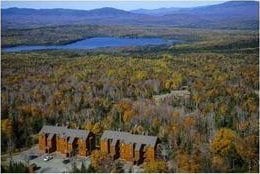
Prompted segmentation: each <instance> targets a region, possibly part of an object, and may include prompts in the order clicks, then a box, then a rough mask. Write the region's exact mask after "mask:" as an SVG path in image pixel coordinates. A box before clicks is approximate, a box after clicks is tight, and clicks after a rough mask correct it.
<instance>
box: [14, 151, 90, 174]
mask: <svg viewBox="0 0 260 174" xmlns="http://www.w3.org/2000/svg"><path fill="white" fill-rule="evenodd" d="M47 155H48V154H44V153H40V152H39V150H38V147H37V146H35V147H33V148H31V149H29V150H27V151H24V152H21V153H20V154H19V155H16V156H14V157H13V160H14V161H21V162H24V163H27V164H28V163H29V164H36V166H37V167H36V171H35V172H37V173H63V172H71V171H72V166H73V164H74V163H75V164H76V166H77V168H81V165H82V163H83V164H84V165H85V167H86V168H88V166H89V165H90V158H89V157H72V158H66V157H65V156H64V155H62V154H59V153H57V152H54V153H51V154H49V155H51V156H52V157H53V158H52V159H50V160H44V158H46V156H47Z"/></svg>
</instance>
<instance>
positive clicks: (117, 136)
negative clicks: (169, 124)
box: [101, 130, 158, 147]
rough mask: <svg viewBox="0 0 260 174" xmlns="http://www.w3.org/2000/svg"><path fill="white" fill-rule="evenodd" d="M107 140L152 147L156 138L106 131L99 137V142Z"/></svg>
mask: <svg viewBox="0 0 260 174" xmlns="http://www.w3.org/2000/svg"><path fill="white" fill-rule="evenodd" d="M107 139H112V140H120V141H121V142H124V143H132V144H133V143H136V144H140V145H141V144H145V145H149V146H152V147H154V146H155V145H156V142H157V139H158V138H157V137H156V136H148V135H136V134H131V133H128V132H119V131H110V130H106V131H104V133H103V135H102V136H101V140H107Z"/></svg>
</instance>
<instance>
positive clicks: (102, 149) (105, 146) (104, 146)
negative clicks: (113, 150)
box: [100, 140, 110, 154]
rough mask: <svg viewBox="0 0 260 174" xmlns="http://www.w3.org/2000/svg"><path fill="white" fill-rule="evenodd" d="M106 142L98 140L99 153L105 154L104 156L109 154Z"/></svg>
mask: <svg viewBox="0 0 260 174" xmlns="http://www.w3.org/2000/svg"><path fill="white" fill-rule="evenodd" d="M108 145H109V144H108V141H107V140H100V150H101V152H103V153H106V154H109V153H110V151H109V149H108V148H109V147H108Z"/></svg>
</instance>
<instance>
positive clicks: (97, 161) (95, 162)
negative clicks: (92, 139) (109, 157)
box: [90, 150, 106, 169]
mask: <svg viewBox="0 0 260 174" xmlns="http://www.w3.org/2000/svg"><path fill="white" fill-rule="evenodd" d="M105 158H106V154H105V153H103V152H101V151H100V150H94V151H93V152H92V153H91V156H90V159H91V165H92V166H93V167H94V168H95V169H97V168H99V166H101V165H102V161H103V160H104V159H105Z"/></svg>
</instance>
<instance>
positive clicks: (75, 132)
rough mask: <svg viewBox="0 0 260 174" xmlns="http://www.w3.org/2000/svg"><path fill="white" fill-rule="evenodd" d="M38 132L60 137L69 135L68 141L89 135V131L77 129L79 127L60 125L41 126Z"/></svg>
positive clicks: (85, 137)
mask: <svg viewBox="0 0 260 174" xmlns="http://www.w3.org/2000/svg"><path fill="white" fill-rule="evenodd" d="M40 133H44V134H50V135H52V134H56V135H59V136H61V137H67V138H68V137H70V142H71V141H72V142H73V140H74V139H75V138H81V139H87V138H88V136H89V133H90V132H89V131H86V130H79V129H68V128H67V127H62V126H47V125H45V126H43V127H42V129H41V131H40Z"/></svg>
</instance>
